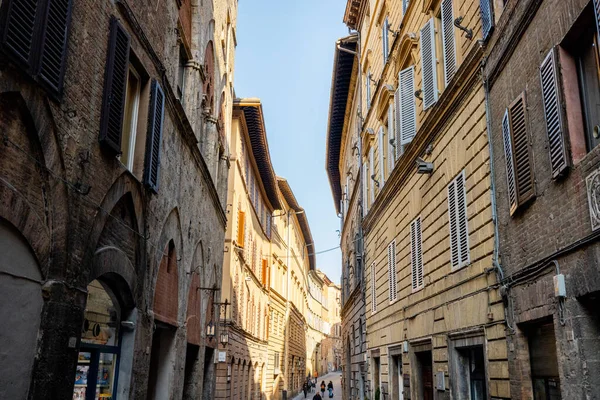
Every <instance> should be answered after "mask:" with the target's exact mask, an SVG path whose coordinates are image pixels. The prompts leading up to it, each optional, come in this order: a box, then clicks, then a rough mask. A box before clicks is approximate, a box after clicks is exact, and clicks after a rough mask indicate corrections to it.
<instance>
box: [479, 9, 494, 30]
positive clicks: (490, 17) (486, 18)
mask: <svg viewBox="0 0 600 400" xmlns="http://www.w3.org/2000/svg"><path fill="white" fill-rule="evenodd" d="M479 10H480V14H481V31H482V32H481V33H482V35H483V40H487V38H488V37H489V36H490V33H491V32H492V30H493V29H494V14H493V9H492V4H491V0H479Z"/></svg>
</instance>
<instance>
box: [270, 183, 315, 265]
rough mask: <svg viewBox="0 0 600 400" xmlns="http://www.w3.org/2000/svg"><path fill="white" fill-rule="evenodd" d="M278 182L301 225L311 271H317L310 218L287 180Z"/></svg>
mask: <svg viewBox="0 0 600 400" xmlns="http://www.w3.org/2000/svg"><path fill="white" fill-rule="evenodd" d="M277 182H278V184H279V190H280V191H281V194H282V195H283V198H284V199H285V201H286V203H287V204H288V205H289V206H290V208H291V209H292V210H294V211H295V212H296V217H297V218H298V222H299V223H300V229H301V230H302V236H304V242H305V243H306V247H307V251H308V262H309V264H310V270H311V271H312V270H315V269H316V267H317V260H316V257H315V243H314V241H313V237H312V233H311V231H310V225H309V224H308V218H307V216H306V212H305V211H304V208H302V207H300V204H298V201H297V200H296V196H294V192H293V191H292V188H291V187H290V184H289V183H288V181H287V179H285V178H282V177H279V176H278V177H277Z"/></svg>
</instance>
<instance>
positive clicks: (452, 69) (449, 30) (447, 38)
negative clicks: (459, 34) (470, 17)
mask: <svg viewBox="0 0 600 400" xmlns="http://www.w3.org/2000/svg"><path fill="white" fill-rule="evenodd" d="M442 48H443V52H444V82H445V84H446V86H448V84H449V83H450V81H451V80H452V77H454V74H455V73H456V43H455V39H454V12H453V10H452V0H442Z"/></svg>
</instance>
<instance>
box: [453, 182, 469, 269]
mask: <svg viewBox="0 0 600 400" xmlns="http://www.w3.org/2000/svg"><path fill="white" fill-rule="evenodd" d="M465 183H466V182H465V171H464V170H463V171H462V173H461V174H459V175H458V177H457V178H456V206H457V210H456V215H457V217H458V233H459V246H460V266H461V267H462V266H463V265H467V264H469V262H470V261H471V259H470V254H469V221H468V215H467V188H466V184H465Z"/></svg>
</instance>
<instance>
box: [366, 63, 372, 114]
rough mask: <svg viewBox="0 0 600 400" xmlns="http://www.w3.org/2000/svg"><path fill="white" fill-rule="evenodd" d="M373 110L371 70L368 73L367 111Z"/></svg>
mask: <svg viewBox="0 0 600 400" xmlns="http://www.w3.org/2000/svg"><path fill="white" fill-rule="evenodd" d="M369 108H371V70H369V71H368V72H367V111H368V110H369Z"/></svg>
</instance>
